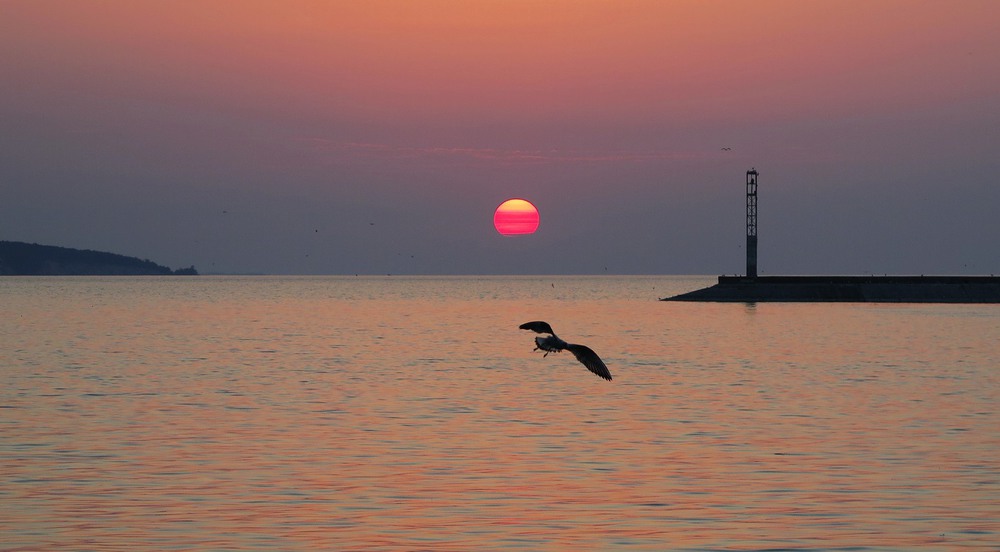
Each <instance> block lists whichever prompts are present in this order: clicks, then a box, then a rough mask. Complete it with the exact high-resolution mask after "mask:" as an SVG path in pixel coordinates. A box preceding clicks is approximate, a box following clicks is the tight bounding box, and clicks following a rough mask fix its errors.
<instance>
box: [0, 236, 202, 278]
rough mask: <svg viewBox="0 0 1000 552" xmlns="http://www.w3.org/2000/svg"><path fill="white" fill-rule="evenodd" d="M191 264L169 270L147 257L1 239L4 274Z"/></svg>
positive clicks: (161, 271) (157, 271)
mask: <svg viewBox="0 0 1000 552" xmlns="http://www.w3.org/2000/svg"><path fill="white" fill-rule="evenodd" d="M197 274H198V271H197V270H195V268H194V266H191V267H188V268H181V269H178V270H171V269H169V268H167V267H165V266H162V265H158V264H156V263H154V262H153V261H150V260H148V259H145V260H143V259H138V258H136V257H128V256H125V255H118V254H116V253H106V252H103V251H91V250H89V249H72V248H69V247H56V246H53V245H38V244H36V243H24V242H14V241H0V275H3V276H145V275H162V276H166V275H185V276H193V275H197Z"/></svg>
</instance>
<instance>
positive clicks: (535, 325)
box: [518, 320, 555, 335]
mask: <svg viewBox="0 0 1000 552" xmlns="http://www.w3.org/2000/svg"><path fill="white" fill-rule="evenodd" d="M518 328H521V329H522V330H531V331H533V332H535V333H547V334H553V335H554V334H555V332H553V331H552V326H549V323H548V322H542V321H541V320H535V321H533V322H525V323H524V324H521V325H520V326H518Z"/></svg>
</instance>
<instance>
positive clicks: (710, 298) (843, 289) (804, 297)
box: [662, 169, 1000, 303]
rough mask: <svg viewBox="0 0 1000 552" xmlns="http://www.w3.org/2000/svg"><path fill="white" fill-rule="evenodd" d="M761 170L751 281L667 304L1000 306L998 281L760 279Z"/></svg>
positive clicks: (730, 279)
mask: <svg viewBox="0 0 1000 552" xmlns="http://www.w3.org/2000/svg"><path fill="white" fill-rule="evenodd" d="M757 176H758V174H757V170H756V169H750V170H749V171H747V179H746V194H747V196H746V197H747V210H746V213H747V234H746V238H747V241H746V252H747V272H746V276H719V283H717V284H715V285H714V286H711V287H707V288H704V289H699V290H695V291H692V292H689V293H682V294H681V295H677V296H674V297H667V298H665V299H662V300H663V301H706V302H720V303H767V302H773V303H777V302H800V303H801V302H816V303H832V302H855V303H1000V277H997V276H757Z"/></svg>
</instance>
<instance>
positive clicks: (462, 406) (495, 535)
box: [0, 276, 1000, 551]
mask: <svg viewBox="0 0 1000 552" xmlns="http://www.w3.org/2000/svg"><path fill="white" fill-rule="evenodd" d="M714 281H715V278H714V277H706V276H690V277H684V276H454V277H437V276H419V277H418V276H413V277H409V276H329V277H285V276H239V277H235V276H188V277H135V278H133V277H37V278H36V277H4V278H0V550H4V551H28V550H31V551H35V550H39V551H49V550H80V551H84V550H95V551H103V550H130V551H131V550H154V551H159V550H352V551H353V550H358V551H361V550H364V551H371V550H374V551H423V550H426V551H467V550H468V551H478V550H499V551H505V550H522V551H523V550H531V551H534V550H542V551H544V550H559V551H581V550H596V551H619V550H621V551H631V550H646V551H661V550H682V551H694V550H699V551H701V550H707V551H712V550H719V551H721V550H744V551H746V550H756V551H764V550H767V551H777V550H794V551H890V550H891V551H912V550H935V551H937V550H939V551H956V550H958V551H961V550H984V551H985V550H998V549H1000V305H956V304H948V305H932V304H855V303H839V304H835V303H833V304H832V303H827V304H813V303H760V304H745V303H733V304H718V303H686V302H685V303H680V302H677V303H675V302H661V301H658V299H659V298H661V297H667V296H672V295H676V294H678V293H683V292H686V291H691V290H694V289H698V288H701V287H704V286H707V285H710V284H712V283H714ZM533 320H544V321H547V322H549V323H550V324H551V325H552V326H553V328H554V329H555V331H556V332H558V333H559V336H560V337H562V338H563V339H565V340H567V341H569V342H572V343H579V344H584V345H587V346H589V347H590V348H592V349H593V350H594V351H596V352H597V353H598V354H599V355H600V356H601V357H602V358H603V359H604V361H605V362H606V364H607V365H608V367H609V369H610V370H611V373H612V374H613V377H614V379H613V381H605V380H602V379H600V378H598V377H596V376H595V375H594V374H591V373H590V372H588V371H587V369H586V368H584V367H583V365H582V364H580V363H578V362H577V361H576V360H575V359H574V358H573V356H572V354H571V353H568V352H563V353H550V354H548V355H547V356H543V353H542V351H533V348H534V341H533V338H534V336H535V334H533V333H531V332H529V331H524V330H519V329H518V325H519V324H521V323H523V322H527V321H533Z"/></svg>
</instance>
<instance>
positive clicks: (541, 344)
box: [518, 320, 611, 381]
mask: <svg viewBox="0 0 1000 552" xmlns="http://www.w3.org/2000/svg"><path fill="white" fill-rule="evenodd" d="M518 328H521V329H522V330H531V331H533V332H535V333H540V334H549V335H548V337H536V338H535V349H534V350H535V351H537V350H539V349H541V350H543V351H545V354H544V355H542V356H543V357H547V356H549V353H558V352H559V351H562V350H563V349H565V350H567V351H569V352H571V353H573V356H575V357H576V359H577V360H579V361H580V362H581V363H583V365H584V366H586V367H587V369H588V370H590V371H591V372H593V373H595V374H597V375H598V376H600V377H602V378H604V379H606V380H608V381H611V372H610V371H609V370H608V367H607V366H606V365H605V364H604V361H603V360H601V357H599V356H597V353H595V352H594V351H593V350H592V349H591V348H590V347H587V346H586V345H576V344H573V343H566V342H565V341H563V340H562V339H559V336H557V335H556V333H555V332H553V331H552V326H549V323H548V322H542V321H541V320H536V321H534V322H525V323H524V324H521V325H520V326H518Z"/></svg>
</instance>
